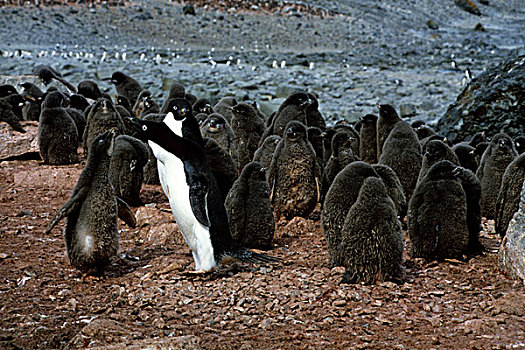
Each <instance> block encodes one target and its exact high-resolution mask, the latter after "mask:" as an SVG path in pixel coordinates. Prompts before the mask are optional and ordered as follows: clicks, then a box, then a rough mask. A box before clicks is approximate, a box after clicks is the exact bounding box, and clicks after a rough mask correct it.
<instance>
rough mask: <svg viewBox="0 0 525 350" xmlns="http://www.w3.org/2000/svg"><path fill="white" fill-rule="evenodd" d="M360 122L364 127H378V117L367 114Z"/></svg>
mask: <svg viewBox="0 0 525 350" xmlns="http://www.w3.org/2000/svg"><path fill="white" fill-rule="evenodd" d="M360 120H361V123H362V124H363V125H376V122H377V115H374V114H367V115H364V116H362V117H361V119H360Z"/></svg>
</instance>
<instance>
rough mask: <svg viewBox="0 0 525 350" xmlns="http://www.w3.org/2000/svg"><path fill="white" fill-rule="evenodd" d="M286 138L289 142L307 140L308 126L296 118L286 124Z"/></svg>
mask: <svg viewBox="0 0 525 350" xmlns="http://www.w3.org/2000/svg"><path fill="white" fill-rule="evenodd" d="M284 133H285V137H284V138H285V139H286V141H289V142H296V141H300V140H304V141H306V126H304V124H303V123H301V122H298V121H296V120H292V121H291V122H289V123H288V124H287V125H286V129H285V132H284Z"/></svg>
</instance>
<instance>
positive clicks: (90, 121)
mask: <svg viewBox="0 0 525 350" xmlns="http://www.w3.org/2000/svg"><path fill="white" fill-rule="evenodd" d="M112 128H115V132H116V134H117V135H121V134H124V133H125V130H126V129H125V126H124V121H123V120H122V117H121V116H120V115H119V113H118V112H117V110H116V109H115V106H114V105H113V103H111V101H110V100H107V99H105V98H99V99H98V100H97V102H95V104H93V106H92V107H91V109H90V110H89V114H88V117H87V121H86V128H85V129H84V136H83V137H82V140H83V142H84V153H85V154H86V155H87V154H88V153H89V145H91V143H92V142H93V140H94V139H95V138H96V137H97V136H98V135H100V134H102V133H104V132H106V131H107V130H109V129H112Z"/></svg>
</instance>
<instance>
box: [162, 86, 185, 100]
mask: <svg viewBox="0 0 525 350" xmlns="http://www.w3.org/2000/svg"><path fill="white" fill-rule="evenodd" d="M184 96H186V89H185V88H184V86H182V85H181V84H179V83H173V85H171V87H170V92H169V93H168V98H167V99H171V98H184Z"/></svg>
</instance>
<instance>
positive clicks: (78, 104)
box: [69, 94, 89, 111]
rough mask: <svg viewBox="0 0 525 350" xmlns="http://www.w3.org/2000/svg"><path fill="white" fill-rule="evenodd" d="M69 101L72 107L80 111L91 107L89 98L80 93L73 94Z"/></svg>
mask: <svg viewBox="0 0 525 350" xmlns="http://www.w3.org/2000/svg"><path fill="white" fill-rule="evenodd" d="M69 102H70V105H71V107H72V108H76V109H78V110H80V111H84V110H86V108H88V107H89V102H88V100H87V99H86V98H85V97H84V96H82V95H79V94H73V95H71V96H70V97H69Z"/></svg>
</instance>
